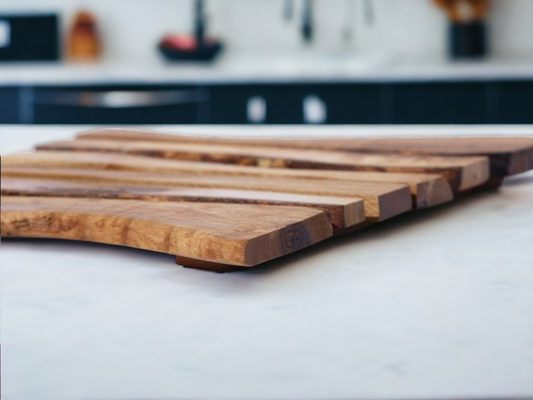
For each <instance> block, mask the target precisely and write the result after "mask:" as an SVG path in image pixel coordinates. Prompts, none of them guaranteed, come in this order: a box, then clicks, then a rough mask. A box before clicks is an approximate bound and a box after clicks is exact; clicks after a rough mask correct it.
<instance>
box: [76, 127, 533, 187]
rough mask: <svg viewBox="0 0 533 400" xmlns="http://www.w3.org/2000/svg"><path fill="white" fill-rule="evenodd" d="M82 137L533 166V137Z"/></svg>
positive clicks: (505, 169) (123, 133) (109, 133)
mask: <svg viewBox="0 0 533 400" xmlns="http://www.w3.org/2000/svg"><path fill="white" fill-rule="evenodd" d="M459 133H460V132H459ZM78 139H82V140H85V139H92V140H102V139H113V140H127V141H143V140H150V141H164V142H169V143H197V144H226V145H228V144H229V145H240V146H266V147H280V148H294V149H314V150H339V151H353V152H371V153H384V154H407V155H439V156H488V157H489V160H490V168H491V177H493V178H494V177H503V176H508V175H516V174H519V173H522V172H526V171H529V170H531V169H533V137H454V138H438V137H432V138H424V137H422V138H372V139H365V138H359V139H355V138H354V139H350V138H327V139H326V138H324V139H255V138H243V139H234V138H231V139H230V138H216V137H199V136H186V135H170V134H164V133H156V132H147V131H138V130H131V129H101V130H97V131H91V132H86V133H82V134H80V135H79V136H78Z"/></svg>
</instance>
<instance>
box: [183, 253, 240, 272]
mask: <svg viewBox="0 0 533 400" xmlns="http://www.w3.org/2000/svg"><path fill="white" fill-rule="evenodd" d="M176 264H179V265H182V266H183V267H185V268H194V269H202V270H205V271H212V272H218V273H219V274H223V273H226V272H232V271H238V270H241V269H244V268H246V267H239V266H238V265H231V264H220V263H214V262H209V261H204V260H196V259H194V258H187V257H181V256H176Z"/></svg>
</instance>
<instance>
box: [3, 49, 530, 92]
mask: <svg viewBox="0 0 533 400" xmlns="http://www.w3.org/2000/svg"><path fill="white" fill-rule="evenodd" d="M532 78H533V59H524V58H522V59H513V58H489V59H486V60H479V61H454V62H452V61H449V60H445V59H421V60H410V61H404V60H395V59H394V58H391V57H387V56H385V55H379V54H376V55H360V56H358V55H350V54H348V53H340V54H331V55H323V54H315V53H312V52H310V53H305V52H302V53H298V54H290V55H263V54H260V55H243V56H224V57H222V58H221V59H220V60H218V61H217V62H215V63H214V64H212V65H202V64H194V63H184V64H179V65H177V64H173V65H172V64H168V63H163V62H162V61H161V62H160V63H154V64H151V65H132V64H128V65H118V64H111V63H107V64H106V63H104V64H97V65H72V64H66V63H57V64H55V63H45V64H40V63H35V64H28V63H26V64H20V63H14V64H11V63H4V64H0V85H72V84H80V85H81V84H89V85H90V84H128V83H129V84H180V83H183V84H186V83H213V84H217V83H279V82H309V83H313V82H387V81H392V82H394V81H416V82H417V81H442V80H491V79H532Z"/></svg>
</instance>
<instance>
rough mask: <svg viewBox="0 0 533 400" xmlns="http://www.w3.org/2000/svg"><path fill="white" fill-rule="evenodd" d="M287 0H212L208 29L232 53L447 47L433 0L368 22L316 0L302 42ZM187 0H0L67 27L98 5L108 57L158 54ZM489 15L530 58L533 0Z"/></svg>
mask: <svg viewBox="0 0 533 400" xmlns="http://www.w3.org/2000/svg"><path fill="white" fill-rule="evenodd" d="M283 2H284V0H211V1H210V2H209V3H208V14H209V20H210V32H212V33H215V34H217V35H218V36H220V37H222V38H223V39H224V40H225V42H226V44H227V49H228V53H233V54H238V53H244V52H255V53H273V52H280V53H289V52H294V51H298V50H302V49H304V48H306V47H309V48H310V49H311V51H317V52H340V51H350V52H361V53H374V52H379V53H386V54H390V55H394V56H400V57H402V58H407V59H409V58H420V57H428V58H431V57H439V56H443V55H444V54H445V48H446V20H445V17H444V15H443V14H442V13H441V12H440V11H439V10H438V9H436V7H435V6H434V5H433V4H432V3H431V1H430V0H372V2H373V4H374V11H375V21H374V23H373V24H371V25H369V24H367V23H366V22H365V19H364V12H363V1H362V0H314V4H315V13H314V20H315V40H314V41H313V43H312V44H311V45H310V46H306V45H304V44H303V43H302V40H301V37H300V33H299V22H300V14H301V13H300V10H299V8H300V7H301V0H294V2H295V5H296V10H295V11H296V12H295V15H294V16H295V18H294V19H293V20H292V21H290V22H287V21H284V20H283V19H282V10H283ZM191 4H192V1H189V0H85V1H76V0H46V1H45V0H2V3H1V4H0V12H6V11H60V12H61V13H62V15H63V17H64V18H63V21H64V24H65V26H66V25H68V22H69V21H70V19H71V17H72V15H73V13H74V12H75V10H76V9H78V8H80V7H87V8H89V9H91V10H92V11H94V12H95V13H96V14H97V16H98V17H99V19H100V23H101V30H102V34H103V36H104V38H105V46H106V53H105V56H106V59H107V60H108V61H111V62H121V63H143V64H144V63H152V62H157V61H158V55H157V52H156V50H155V46H156V43H157V41H158V40H159V38H160V37H161V36H162V35H163V34H165V33H167V32H188V31H190V30H191V28H192V17H191V14H192V7H191ZM493 4H494V6H493V10H492V14H491V16H490V28H491V38H492V49H493V53H494V54H495V55H511V56H530V57H533V22H532V17H533V0H493Z"/></svg>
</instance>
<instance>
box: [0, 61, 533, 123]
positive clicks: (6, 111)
mask: <svg viewBox="0 0 533 400" xmlns="http://www.w3.org/2000/svg"><path fill="white" fill-rule="evenodd" d="M267 60H268V62H266V61H267ZM95 99H97V100H98V101H94V100H95ZM0 123H4V124H5V123H25V124H31V123H35V124H76V123H82V124H125V123H129V124H302V123H317V124H333V125H337V124H527V123H533V60H530V59H521V60H519V59H516V60H514V61H513V60H504V59H492V60H490V59H489V60H486V61H479V62H472V61H470V62H455V63H451V62H446V61H444V60H441V61H439V60H420V61H419V62H418V63H414V62H410V63H407V62H401V61H398V60H396V61H394V62H393V60H389V59H387V58H386V57H383V56H377V55H376V56H361V57H355V56H348V55H337V56H333V55H332V56H329V57H326V56H324V55H320V54H314V53H302V54H299V55H298V54H296V55H293V56H291V57H289V56H286V57H282V56H279V57H267V56H265V55H262V56H256V57H252V56H248V57H226V58H224V57H223V58H222V59H221V60H219V61H218V62H217V63H215V64H214V65H212V66H205V65H204V66H202V65H197V64H190V65H180V66H178V65H165V64H162V63H158V64H154V65H152V66H144V67H141V66H133V65H128V66H117V65H111V64H109V65H105V64H104V65H99V66H72V65H45V66H44V65H20V64H16V65H9V64H6V65H2V66H0Z"/></svg>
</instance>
